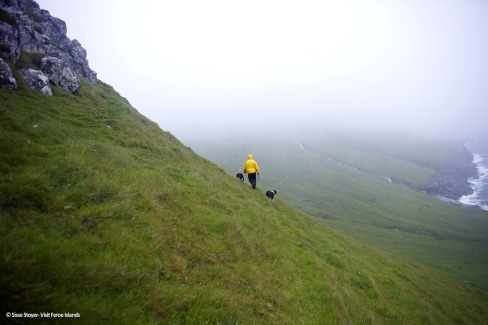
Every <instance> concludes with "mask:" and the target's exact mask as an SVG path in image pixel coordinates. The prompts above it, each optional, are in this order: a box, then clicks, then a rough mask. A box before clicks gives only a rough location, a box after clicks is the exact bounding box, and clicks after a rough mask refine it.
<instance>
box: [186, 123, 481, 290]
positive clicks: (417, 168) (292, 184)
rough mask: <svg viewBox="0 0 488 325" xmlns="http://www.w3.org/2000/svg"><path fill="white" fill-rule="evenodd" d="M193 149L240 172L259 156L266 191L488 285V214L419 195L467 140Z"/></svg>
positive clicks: (238, 141)
mask: <svg viewBox="0 0 488 325" xmlns="http://www.w3.org/2000/svg"><path fill="white" fill-rule="evenodd" d="M190 145H191V147H192V148H194V149H195V150H196V152H198V153H199V154H201V155H203V156H205V157H206V158H208V159H210V160H212V161H214V162H216V163H217V164H219V165H220V166H222V167H223V168H225V169H226V170H227V171H228V172H229V173H230V174H231V175H232V174H235V172H236V171H237V170H240V169H241V168H242V166H241V165H242V164H243V161H244V160H245V157H246V156H247V154H248V153H252V154H253V155H254V157H255V159H256V160H257V161H258V162H259V164H260V167H261V169H262V173H261V176H260V178H261V182H262V183H261V184H258V186H259V187H261V188H262V189H264V190H266V189H276V190H277V191H278V197H279V198H282V199H283V200H285V201H286V202H288V203H290V204H292V205H293V206H295V207H297V208H298V209H300V210H302V211H304V212H306V213H307V214H309V215H311V216H313V217H316V218H317V219H318V220H320V221H321V222H324V223H326V224H327V225H328V226H330V227H332V228H334V229H336V230H339V231H341V232H343V233H344V234H347V235H349V236H352V237H354V238H356V239H359V240H361V241H363V242H365V243H368V244H371V245H375V246H377V247H380V248H382V249H386V250H389V251H391V252H394V253H397V254H401V255H403V256H406V257H408V258H411V259H413V260H415V261H418V262H422V263H424V264H426V265H429V266H433V267H435V268H437V269H438V270H441V271H443V272H448V273H451V274H453V275H455V276H457V277H458V278H459V279H460V280H465V281H468V282H470V283H474V284H475V285H477V286H480V287H482V288H484V289H485V290H487V289H488V272H486V270H487V269H488V256H487V255H486V253H485V252H486V250H487V249H488V213H487V212H486V211H482V210H479V209H474V208H466V207H461V206H455V205H452V204H447V203H444V202H441V201H439V200H437V199H434V198H432V197H430V196H428V195H426V194H424V193H421V192H419V191H420V190H421V189H423V188H426V187H428V186H429V184H430V183H431V181H432V180H433V179H434V178H435V175H436V170H437V169H439V168H443V167H444V166H447V165H449V164H450V162H451V161H452V159H453V157H455V156H457V155H458V154H459V152H461V154H462V155H464V153H463V152H464V151H463V150H464V149H463V145H462V143H461V142H458V141H443V140H442V141H441V140H435V139H429V138H422V137H418V136H413V135H406V134H388V133H386V134H384V135H383V136H381V134H374V135H371V134H369V135H366V134H354V133H351V134H344V133H330V134H327V133H312V132H307V133H304V134H293V135H287V136H279V135H277V134H276V133H275V134H274V135H264V136H262V137H259V136H258V137H249V136H248V137H242V138H238V137H236V138H231V137H228V138H226V139H216V140H208V141H193V142H191V143H190Z"/></svg>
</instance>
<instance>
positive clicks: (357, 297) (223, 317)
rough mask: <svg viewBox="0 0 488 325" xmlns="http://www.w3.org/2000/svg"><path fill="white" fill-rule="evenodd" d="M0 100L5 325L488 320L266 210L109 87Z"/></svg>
mask: <svg viewBox="0 0 488 325" xmlns="http://www.w3.org/2000/svg"><path fill="white" fill-rule="evenodd" d="M0 102H1V103H2V104H1V105H0V124H1V125H0V143H1V145H2V150H1V151H0V171H1V173H0V211H1V218H0V238H1V240H0V244H1V246H0V247H1V258H0V288H1V290H0V302H1V304H0V305H1V306H2V307H1V309H2V314H1V316H0V317H1V319H2V322H9V321H10V322H14V321H19V320H20V319H18V318H6V315H7V314H6V313H7V312H9V313H13V312H16V313H23V312H28V313H39V312H53V313H67V312H70V313H79V315H80V321H81V322H82V323H86V324H94V323H100V322H103V323H117V324H120V323H127V324H129V323H130V324H133V323H162V324H167V323H171V324H175V323H176V324H179V323H185V324H202V323H225V324H226V323H232V324H235V323H240V324H297V323H304V324H336V323H341V324H346V323H354V324H358V323H374V324H384V323H394V324H402V323H403V324H413V323H415V324H419V323H436V324H448V323H470V324H483V323H484V322H485V320H486V318H487V315H488V306H487V303H486V301H487V297H486V294H485V293H483V292H481V291H479V290H477V289H476V288H475V287H473V286H471V285H469V284H466V283H464V282H463V281H459V280H458V279H456V278H453V277H450V276H447V275H445V274H443V273H441V272H438V271H435V270H433V269H431V268H428V267H425V266H422V265H421V264H416V263H414V262H410V261H408V260H407V259H405V258H402V257H399V256H395V255H392V254H389V253H385V252H383V251H381V250H377V249H374V248H371V247H368V246H365V245H363V244H360V243H359V242H356V241H354V240H352V239H350V238H348V237H345V236H343V235H340V234H338V233H336V232H334V231H332V230H330V229H329V228H328V227H326V226H324V225H320V224H319V223H317V222H316V221H314V220H313V219H311V218H310V217H308V216H306V215H304V214H302V213H301V212H298V211H297V210H295V209H293V208H291V207H289V206H288V205H287V204H285V203H283V202H282V201H281V200H279V199H278V200H274V201H270V200H267V199H266V198H265V196H264V194H263V193H262V192H261V191H255V190H252V189H250V188H249V186H246V185H245V184H242V183H241V182H239V181H237V180H236V179H235V178H234V177H233V176H229V175H227V174H226V173H225V172H224V171H223V170H222V169H221V168H219V167H217V166H216V165H214V164H213V163H210V162H209V161H207V160H205V159H203V158H201V157H200V156H198V155H196V154H195V153H194V152H193V151H192V150H190V149H189V148H188V147H185V146H184V145H182V144H181V143H180V142H179V141H178V140H177V139H175V138H174V137H173V136H171V134H169V133H167V132H163V131H162V130H160V129H159V128H158V126H157V125H156V124H155V123H153V122H151V121H150V120H148V119H147V118H145V117H144V116H141V115H140V114H139V113H138V112H137V111H136V110H135V109H133V108H132V107H131V106H130V105H129V103H128V102H127V101H126V100H125V99H124V98H122V97H120V96H119V95H118V94H117V93H116V92H115V91H114V90H113V89H112V88H111V87H110V86H108V85H105V84H103V83H100V82H99V83H97V84H90V83H88V82H86V81H84V80H82V87H81V88H80V91H79V93H77V94H75V95H73V94H69V93H67V92H64V91H61V90H59V89H58V88H57V87H53V96H52V97H49V96H45V95H43V94H41V93H39V92H37V91H34V90H31V89H30V88H28V87H27V86H26V85H25V84H22V82H20V84H19V89H18V90H16V91H10V90H3V89H0ZM246 154H247V152H246ZM257 157H258V158H259V155H258V156H257ZM288 157H289V159H290V160H291V161H292V160H293V159H295V157H296V156H295V154H294V153H293V154H292V153H290V155H288ZM263 168H264V171H263V177H267V176H264V175H267V173H268V171H267V170H268V167H266V164H264V165H263ZM337 168H339V167H337ZM341 168H342V167H341ZM280 194H281V193H279V195H280ZM337 211H339V209H338V210H337ZM41 317H42V316H41V315H39V316H38V318H41ZM48 322H49V323H51V322H54V323H56V322H59V323H65V322H66V319H52V318H51V319H49V321H48Z"/></svg>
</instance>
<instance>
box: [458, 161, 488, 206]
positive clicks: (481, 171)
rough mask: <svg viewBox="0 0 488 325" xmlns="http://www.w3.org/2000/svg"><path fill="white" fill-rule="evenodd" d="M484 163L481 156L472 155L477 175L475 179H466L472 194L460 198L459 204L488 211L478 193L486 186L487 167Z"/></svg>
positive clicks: (487, 178)
mask: <svg viewBox="0 0 488 325" xmlns="http://www.w3.org/2000/svg"><path fill="white" fill-rule="evenodd" d="M484 161H485V160H484V158H483V156H481V155H478V154H474V159H473V163H474V164H476V168H477V170H478V175H477V176H476V177H475V178H470V179H468V182H469V184H470V185H471V189H472V190H473V193H472V194H469V195H463V196H461V197H460V198H459V202H461V203H462V204H466V205H475V206H479V207H480V208H481V209H483V210H488V205H487V204H486V202H485V201H484V200H483V199H482V198H481V197H480V193H481V192H482V191H483V190H484V189H485V187H486V186H487V184H488V167H487V166H486V165H485V164H484Z"/></svg>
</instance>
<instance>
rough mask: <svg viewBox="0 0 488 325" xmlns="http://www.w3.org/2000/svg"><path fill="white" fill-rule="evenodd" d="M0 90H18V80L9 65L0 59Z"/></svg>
mask: <svg viewBox="0 0 488 325" xmlns="http://www.w3.org/2000/svg"><path fill="white" fill-rule="evenodd" d="M0 88H6V89H10V90H14V89H17V80H15V77H14V75H13V73H12V70H10V67H9V66H8V64H7V63H6V62H5V61H3V59H1V58H0Z"/></svg>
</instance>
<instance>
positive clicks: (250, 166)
mask: <svg viewBox="0 0 488 325" xmlns="http://www.w3.org/2000/svg"><path fill="white" fill-rule="evenodd" d="M247 158H248V159H247V161H246V162H245V163H244V174H247V178H248V179H249V183H251V185H252V188H256V174H258V175H259V166H258V163H257V162H256V160H254V159H252V155H249V156H248V157H247Z"/></svg>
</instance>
